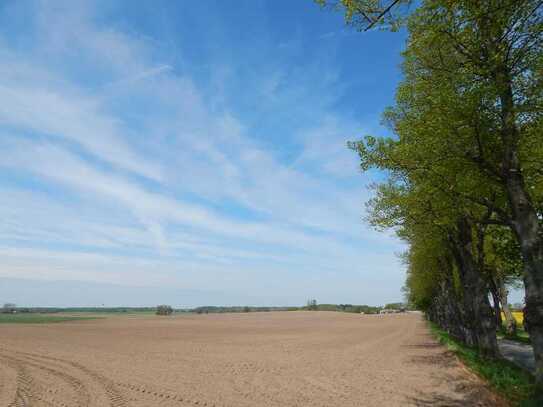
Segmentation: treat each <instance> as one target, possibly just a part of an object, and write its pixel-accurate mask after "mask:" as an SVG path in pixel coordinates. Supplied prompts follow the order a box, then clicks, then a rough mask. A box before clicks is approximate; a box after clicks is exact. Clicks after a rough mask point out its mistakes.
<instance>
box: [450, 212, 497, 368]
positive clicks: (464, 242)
mask: <svg viewBox="0 0 543 407" xmlns="http://www.w3.org/2000/svg"><path fill="white" fill-rule="evenodd" d="M455 246H456V248H455V249H454V252H455V257H456V259H457V262H458V266H459V269H460V276H461V280H462V286H463V288H464V297H463V300H464V301H463V304H464V311H465V313H466V315H465V321H466V325H468V326H469V327H470V328H471V331H472V332H473V334H474V337H475V338H474V342H475V343H474V345H475V346H477V348H478V349H479V352H480V353H481V355H482V356H484V357H489V358H495V357H498V356H499V349H498V341H497V339H496V319H495V317H494V314H493V312H492V307H491V306H490V301H489V300H488V287H487V284H486V282H485V280H484V278H483V275H482V273H481V272H480V270H479V268H478V264H477V263H476V261H475V259H474V256H473V242H472V229H471V225H470V224H469V222H468V221H467V219H465V218H462V219H460V220H459V222H458V245H455ZM468 344H469V343H468Z"/></svg>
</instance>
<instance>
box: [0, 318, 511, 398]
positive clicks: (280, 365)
mask: <svg viewBox="0 0 543 407" xmlns="http://www.w3.org/2000/svg"><path fill="white" fill-rule="evenodd" d="M496 405H503V404H502V402H500V401H499V400H498V399H497V398H495V397H494V396H493V395H492V393H491V392H490V391H488V390H487V389H486V388H485V386H484V385H483V384H482V383H481V381H480V380H478V379H477V378H476V377H474V376H473V375H471V374H469V373H468V372H467V371H466V370H465V369H464V368H463V367H462V366H461V365H460V364H459V363H458V362H457V361H456V359H455V358H454V357H453V356H451V355H450V354H448V353H447V352H445V351H444V349H443V348H442V347H441V346H439V345H437V344H436V343H435V341H434V340H433V339H431V337H430V336H429V334H428V331H427V329H426V326H425V323H424V321H423V320H422V318H421V316H420V315H417V314H402V315H383V316H377V315H374V316H372V315H357V314H344V313H332V312H274V313H250V314H222V315H220V314H215V315H211V314H209V315H183V316H176V317H157V316H138V317H129V316H124V317H110V318H106V319H101V320H92V321H77V322H67V323H57V324H46V325H22V324H14V325H6V324H4V325H0V406H40V407H41V406H44V407H51V406H62V407H72V406H74V407H75V406H96V407H107V406H110V407H117V406H118V407H121V406H126V407H148V406H180V407H183V406H198V407H200V406H217V407H218V406H221V407H223V406H225V407H226V406H230V407H245V406H247V407H249V406H251V407H254V406H277V407H284V406H312V407H317V406H322V407H330V406H341V407H348V406H369V407H371V406H379V407H389V406H496Z"/></svg>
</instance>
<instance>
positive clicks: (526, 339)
mask: <svg viewBox="0 0 543 407" xmlns="http://www.w3.org/2000/svg"><path fill="white" fill-rule="evenodd" d="M498 338H500V339H509V340H511V341H515V342H520V343H524V344H527V345H531V344H532V341H531V340H530V335H529V334H528V332H526V331H525V330H524V329H522V328H520V327H519V328H517V334H516V335H515V336H511V335H507V334H506V333H505V327H502V329H500V330H499V331H498Z"/></svg>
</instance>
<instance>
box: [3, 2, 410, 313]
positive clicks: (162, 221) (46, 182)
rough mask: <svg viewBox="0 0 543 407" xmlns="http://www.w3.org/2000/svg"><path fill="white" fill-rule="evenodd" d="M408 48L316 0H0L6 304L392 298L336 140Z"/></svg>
mask: <svg viewBox="0 0 543 407" xmlns="http://www.w3.org/2000/svg"><path fill="white" fill-rule="evenodd" d="M404 41H405V34H404V33H387V32H380V31H372V32H367V33H358V32H356V31H354V30H352V29H349V28H346V27H345V25H344V22H343V19H342V16H341V15H340V14H339V13H332V12H327V11H323V10H321V9H320V8H319V7H318V6H316V5H315V4H313V2H311V1H310V0H306V1H286V0H285V1H271V0H270V1H253V0H251V1H238V2H235V3H234V2H224V1H211V0H206V1H198V2H172V1H152V2H151V1H149V2H132V1H110V0H107V1H97V2H92V1H66V2H62V1H51V2H47V1H4V2H2V3H1V4H0V62H1V63H0V99H1V103H0V148H1V149H2V152H3V154H2V157H0V168H1V172H0V191H1V192H0V193H1V196H2V200H1V201H0V222H1V223H0V256H1V258H2V265H1V266H0V278H1V281H0V301H13V302H16V303H19V304H21V305H60V306H62V305H97V304H98V305H99V304H105V305H154V304H155V303H156V302H161V301H160V300H161V299H162V298H167V300H168V302H170V303H172V304H173V305H176V306H194V305H203V304H254V305H297V304H303V303H304V302H305V301H306V299H307V298H317V300H318V301H319V302H338V303H368V304H380V303H384V302H392V301H397V300H400V299H401V292H400V288H401V286H402V284H403V280H404V271H403V266H402V265H401V264H400V262H399V261H398V259H397V258H396V253H398V252H400V251H402V250H403V245H402V244H401V243H400V242H399V241H398V240H397V239H395V238H394V237H393V236H392V235H391V234H385V233H379V232H376V231H374V230H372V229H371V228H370V227H369V226H368V225H366V224H364V223H363V221H362V218H363V216H364V202H365V201H366V200H367V199H368V197H369V196H371V191H369V190H368V188H367V187H368V185H369V184H371V183H372V182H374V181H376V180H378V179H379V177H380V175H379V174H378V173H371V174H361V173H360V172H359V171H358V168H357V159H356V156H355V155H354V154H353V153H352V152H350V151H348V150H347V149H346V147H345V144H346V141H347V140H353V139H357V138H359V137H361V136H363V135H365V134H368V133H371V134H383V133H384V132H386V129H384V128H383V127H381V126H380V124H379V122H380V114H381V112H382V110H383V109H384V107H386V106H387V105H389V104H391V103H392V102H393V95H394V89H395V87H396V85H397V83H398V81H399V80H400V70H399V64H400V62H401V59H400V52H401V49H402V47H403V45H404ZM28 280H32V281H28ZM85 283H87V285H86V287H88V290H85V289H81V287H85ZM76 291H77V292H78V293H79V294H78V295H77V296H74V295H73V293H74V292H76ZM146 293H147V294H146Z"/></svg>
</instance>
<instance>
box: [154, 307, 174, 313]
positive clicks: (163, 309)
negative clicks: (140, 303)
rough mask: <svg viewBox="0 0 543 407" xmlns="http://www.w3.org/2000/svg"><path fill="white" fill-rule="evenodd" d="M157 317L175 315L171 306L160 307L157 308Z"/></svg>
mask: <svg viewBox="0 0 543 407" xmlns="http://www.w3.org/2000/svg"><path fill="white" fill-rule="evenodd" d="M156 314H157V315H171V314H173V308H172V307H171V306H169V305H158V306H157V307H156Z"/></svg>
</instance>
